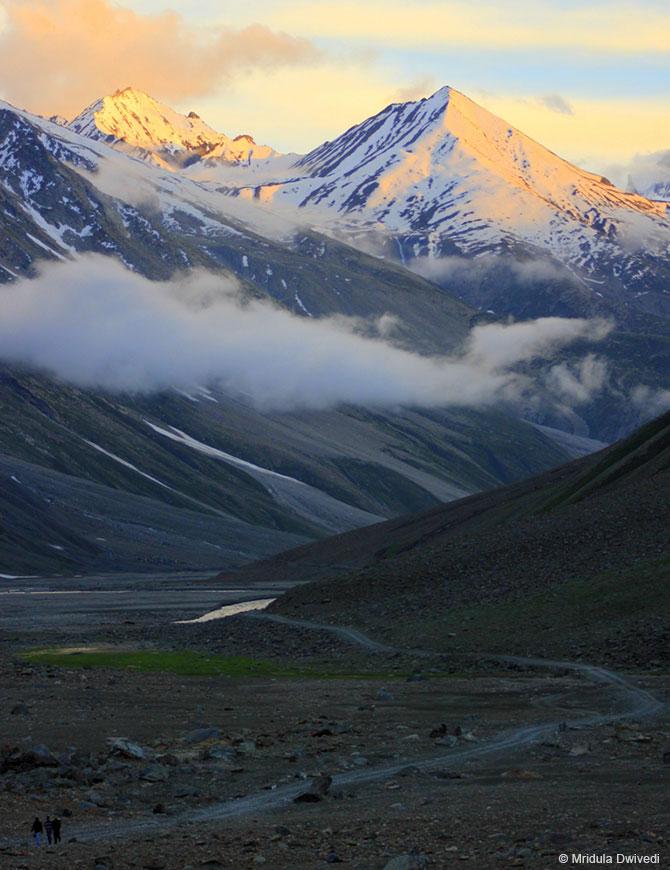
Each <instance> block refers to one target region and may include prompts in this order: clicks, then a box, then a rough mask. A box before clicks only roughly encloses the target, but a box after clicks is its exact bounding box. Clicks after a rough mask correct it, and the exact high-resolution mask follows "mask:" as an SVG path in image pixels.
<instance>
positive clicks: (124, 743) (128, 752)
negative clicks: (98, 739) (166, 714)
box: [107, 737, 146, 758]
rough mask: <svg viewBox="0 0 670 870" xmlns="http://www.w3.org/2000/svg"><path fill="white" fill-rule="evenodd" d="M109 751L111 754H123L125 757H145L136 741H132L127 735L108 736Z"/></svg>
mask: <svg viewBox="0 0 670 870" xmlns="http://www.w3.org/2000/svg"><path fill="white" fill-rule="evenodd" d="M107 742H108V743H109V748H110V751H111V752H112V754H113V755H123V756H124V757H125V758H146V752H145V751H144V749H142V747H141V746H140V745H139V744H138V743H133V741H132V740H128V738H127V737H108V738H107Z"/></svg>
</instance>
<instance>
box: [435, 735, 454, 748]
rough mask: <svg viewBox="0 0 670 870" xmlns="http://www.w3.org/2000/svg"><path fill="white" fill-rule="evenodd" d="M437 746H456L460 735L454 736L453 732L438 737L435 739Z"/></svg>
mask: <svg viewBox="0 0 670 870" xmlns="http://www.w3.org/2000/svg"><path fill="white" fill-rule="evenodd" d="M435 745H436V746H449V747H451V748H453V747H454V746H458V737H454V735H453V734H445V736H444V737H438V738H437V740H435Z"/></svg>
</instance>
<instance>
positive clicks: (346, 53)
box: [0, 0, 670, 171]
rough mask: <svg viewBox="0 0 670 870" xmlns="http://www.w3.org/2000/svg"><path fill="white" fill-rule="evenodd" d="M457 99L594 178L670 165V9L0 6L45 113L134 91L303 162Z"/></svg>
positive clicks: (269, 0)
mask: <svg viewBox="0 0 670 870" xmlns="http://www.w3.org/2000/svg"><path fill="white" fill-rule="evenodd" d="M3 7H4V8H5V11H6V21H7V24H6V25H5V27H4V30H3V25H2V20H3V16H2V11H3ZM45 9H48V10H50V14H51V18H50V20H49V21H48V22H47V23H46V24H45V21H44V10H45ZM124 10H131V11H132V12H131V14H130V15H129V14H128V12H127V11H124ZM170 10H171V11H172V12H173V13H174V14H173V17H172V18H169V16H166V13H167V12H168V11H170ZM132 13H134V15H133V14H132ZM87 19H90V20H89V21H88V23H87ZM254 24H261V25H264V26H266V27H267V28H268V30H267V31H262V32H260V31H258V30H252V31H248V30H246V31H245V28H248V27H249V26H250V25H254ZM238 31H241V37H238V35H237V34H238ZM279 33H286V34H288V37H289V38H288V40H285V39H284V40H283V38H282V37H278V36H277V34H279ZM12 34H13V35H12ZM3 37H5V42H3V41H2V40H3ZM282 40H283V41H282ZM296 40H297V41H296ZM300 40H302V41H300ZM265 52H269V55H268V56H266V55H265V54H264V53H265ZM268 57H269V59H268ZM28 58H30V60H28ZM205 58H206V60H205ZM3 65H4V69H3ZM444 84H450V85H452V86H454V87H456V88H458V89H459V90H462V91H464V92H465V93H466V94H468V95H469V96H470V97H472V98H473V99H475V100H477V101H478V102H480V103H482V104H483V105H484V106H486V108H488V109H490V110H491V111H493V112H495V113H496V114H498V115H501V116H502V117H504V118H505V119H506V120H507V121H509V122H510V123H512V124H514V125H516V126H517V127H519V128H520V129H521V130H524V132H527V133H528V134H529V135H531V136H533V137H534V138H535V139H538V140H539V141H541V142H542V143H543V144H545V145H547V146H548V147H550V148H552V149H553V150H554V151H556V152H557V153H559V154H561V155H563V156H565V157H567V158H568V159H571V160H573V161H576V162H579V163H581V164H583V165H586V166H588V167H589V168H593V169H594V170H598V171H605V170H606V169H607V167H608V166H609V165H611V164H613V163H619V162H625V161H627V160H629V159H630V158H631V157H632V156H633V155H634V154H635V153H645V152H649V151H655V150H659V149H661V148H670V111H669V110H670V0H251V2H246V3H242V2H240V0H234V2H233V0H185V2H173V3H170V2H169V0H0V96H4V97H5V98H7V99H9V100H10V101H12V100H13V101H15V102H17V103H18V104H20V105H24V106H26V107H28V108H33V109H34V110H36V111H40V112H49V113H51V112H56V111H59V112H61V113H62V114H66V115H71V114H72V113H73V112H76V111H78V110H79V109H80V108H81V107H82V106H83V105H86V104H87V103H88V102H92V101H93V100H94V99H96V98H97V97H99V96H102V95H103V94H104V93H110V92H112V91H113V90H115V89H116V88H118V87H123V86H126V85H133V86H135V87H139V88H141V89H144V90H147V91H149V92H150V93H152V95H154V96H156V97H157V98H159V99H162V100H164V101H165V102H169V103H170V104H171V105H173V106H174V107H175V108H177V109H180V110H191V109H193V110H195V111H197V112H198V113H199V114H201V115H202V116H203V117H204V118H205V119H206V120H207V121H208V122H209V123H210V124H211V125H212V126H215V127H217V128H218V129H220V130H222V131H224V132H226V133H229V134H237V133H239V132H248V133H251V134H252V135H254V137H255V138H256V139H257V140H258V141H262V142H265V143H267V144H270V145H272V146H274V147H275V148H277V149H279V150H284V151H287V150H293V151H302V152H304V151H306V150H309V149H310V148H312V147H314V146H316V145H317V144H319V143H320V142H321V141H323V140H324V139H327V138H328V139H330V138H333V137H334V136H336V135H338V134H339V133H340V132H342V131H343V130H344V129H346V128H347V127H349V126H351V125H352V124H354V123H357V122H358V121H361V120H363V119H364V118H366V117H367V116H369V115H370V114H373V113H374V112H377V111H379V110H380V109H381V108H383V107H384V106H385V105H387V104H388V103H389V102H392V101H396V100H404V99H416V98H418V97H420V96H425V95H428V94H429V93H431V92H432V91H434V90H436V89H437V88H439V87H441V86H442V85H444Z"/></svg>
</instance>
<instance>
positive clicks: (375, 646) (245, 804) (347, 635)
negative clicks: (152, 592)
mask: <svg viewBox="0 0 670 870" xmlns="http://www.w3.org/2000/svg"><path fill="white" fill-rule="evenodd" d="M246 618H248V619H262V620H269V621H272V622H278V623H281V624H282V625H293V626H295V627H298V628H308V629H313V630H317V631H328V632H330V633H332V634H335V635H336V636H338V637H340V638H342V639H343V640H346V641H348V642H350V643H352V644H355V645H358V646H362V647H364V648H365V649H367V650H370V651H371V652H403V653H407V650H399V649H397V648H395V647H391V646H388V645H387V644H383V643H379V642H378V641H376V640H373V639H372V638H370V637H368V636H367V635H365V634H363V633H362V632H360V631H358V630H357V629H354V628H346V627H344V626H336V625H327V624H321V623H316V622H307V621H303V620H297V619H289V618H288V617H284V616H279V615H276V614H269V613H259V612H254V613H251V614H249V615H248V616H247V617H246ZM415 653H420V654H421V655H423V656H425V657H431V658H433V657H435V658H436V657H439V656H441V655H443V654H442V653H433V652H430V651H427V650H421V651H414V650H412V651H411V654H412V655H414V654H415ZM491 658H495V659H496V660H499V661H506V662H509V663H514V664H519V665H526V666H531V667H538V668H548V669H552V670H568V671H573V672H574V673H576V674H578V675H580V676H583V677H586V679H588V680H590V681H592V682H595V683H599V684H602V685H605V686H609V687H610V688H611V689H612V690H613V698H612V700H613V704H612V709H611V710H610V712H607V713H602V714H595V715H589V716H586V717H582V718H579V719H573V720H567V721H565V720H560V721H554V722H544V723H541V724H538V725H528V726H524V727H520V728H514V729H511V730H509V731H503V732H501V733H500V734H499V735H498V736H496V737H494V738H492V739H490V740H489V741H488V742H486V743H484V744H482V745H477V746H471V747H467V748H455V749H451V750H447V751H446V752H445V751H443V752H440V753H439V754H437V755H433V756H431V757H429V758H425V759H423V760H421V761H411V762H407V761H405V762H400V763H396V764H389V765H382V766H380V767H375V768H366V769H363V770H355V771H346V772H345V773H339V774H336V775H335V776H334V777H333V788H335V789H339V788H344V787H351V786H357V785H363V784H366V783H370V782H377V781H379V780H383V779H387V778H389V777H392V776H395V775H397V774H398V773H400V772H401V771H402V770H405V769H407V767H412V768H415V769H417V768H418V769H419V770H430V769H433V768H440V767H444V766H445V765H448V766H449V768H450V769H453V768H455V767H458V766H459V765H461V764H463V763H464V762H466V761H471V760H473V759H478V758H484V757H487V756H492V755H500V754H504V753H505V752H509V751H511V750H516V749H520V748H521V747H523V746H528V745H531V744H533V743H537V742H539V741H541V740H543V739H544V738H546V737H548V736H550V735H552V734H554V733H555V732H556V731H557V729H558V728H559V726H561V725H562V724H563V722H565V725H567V726H568V727H572V728H585V727H590V726H594V725H601V724H604V723H608V722H616V721H620V720H622V719H627V718H635V719H642V718H647V717H650V716H654V715H655V714H657V713H658V712H660V711H661V710H662V709H663V708H664V706H665V705H664V704H663V703H662V702H661V701H659V700H658V699H657V698H655V697H654V696H653V695H652V694H651V693H649V692H647V691H645V690H644V689H640V688H639V687H637V686H634V685H633V684H632V683H630V682H629V681H628V680H627V679H626V678H625V677H623V676H621V675H620V674H617V673H615V672H614V671H609V670H606V669H605V668H599V667H595V666H593V665H586V664H579V663H574V662H564V661H553V660H548V659H540V658H523V657H520V656H495V657H491ZM617 708H618V709H617ZM306 790H308V785H307V783H305V782H304V781H301V782H298V783H296V784H295V785H288V786H281V787H278V788H276V789H274V790H272V791H263V792H261V793H259V794H253V795H249V796H247V797H244V798H238V799H236V800H227V801H222V802H221V803H218V804H211V805H210V806H207V807H203V808H199V809H192V810H187V811H185V812H183V813H179V814H176V815H174V816H167V817H166V816H162V817H160V818H156V817H152V818H147V819H141V820H137V821H125V822H123V821H121V822H112V823H111V824H110V825H107V826H96V827H87V828H81V829H78V830H73V831H72V836H75V837H76V838H77V839H78V840H80V841H90V840H98V841H99V840H105V839H113V838H118V837H128V836H133V835H139V834H148V833H150V832H151V831H154V830H162V829H165V828H168V827H173V826H175V825H182V824H189V823H190V824H197V823H207V822H214V821H219V820H225V819H230V818H237V817H240V816H245V815H252V814H254V815H258V814H260V813H266V812H271V811H274V810H278V809H281V808H283V807H288V806H290V805H291V804H292V802H293V801H294V799H295V798H296V797H297V796H298V795H300V794H302V793H304V792H305V791H306Z"/></svg>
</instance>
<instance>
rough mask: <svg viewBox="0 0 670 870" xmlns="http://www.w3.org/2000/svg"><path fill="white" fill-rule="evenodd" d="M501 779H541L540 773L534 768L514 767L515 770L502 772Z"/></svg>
mask: <svg viewBox="0 0 670 870" xmlns="http://www.w3.org/2000/svg"><path fill="white" fill-rule="evenodd" d="M503 779H518V780H534V779H542V774H541V773H537V772H536V771H534V770H520V769H519V768H516V769H515V770H506V771H505V772H504V773H503Z"/></svg>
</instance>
